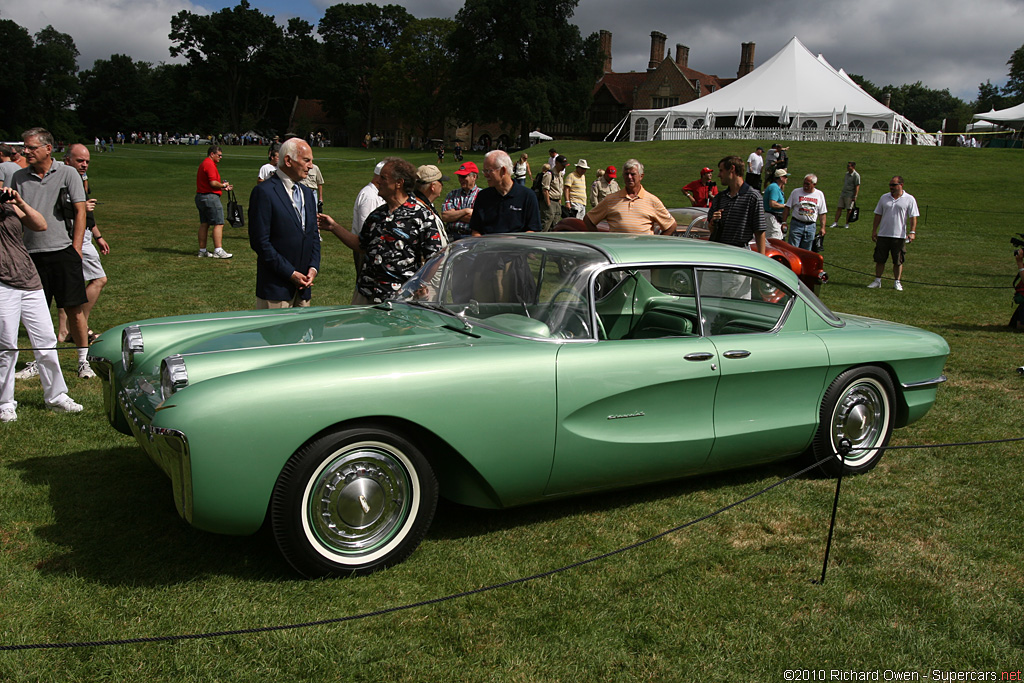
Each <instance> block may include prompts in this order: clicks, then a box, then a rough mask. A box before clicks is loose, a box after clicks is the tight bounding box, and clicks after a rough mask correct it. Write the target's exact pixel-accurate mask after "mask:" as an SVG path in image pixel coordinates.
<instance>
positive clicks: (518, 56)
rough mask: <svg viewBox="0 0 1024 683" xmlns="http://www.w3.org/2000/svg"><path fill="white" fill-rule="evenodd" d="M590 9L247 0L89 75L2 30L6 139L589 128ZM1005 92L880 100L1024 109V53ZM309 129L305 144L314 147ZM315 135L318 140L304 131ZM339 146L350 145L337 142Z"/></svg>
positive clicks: (40, 36) (597, 70)
mask: <svg viewBox="0 0 1024 683" xmlns="http://www.w3.org/2000/svg"><path fill="white" fill-rule="evenodd" d="M578 2H579V0H465V4H464V5H463V7H462V9H460V10H459V12H458V13H457V14H456V16H455V18H454V19H442V18H427V19H417V18H415V17H413V16H412V15H411V14H409V13H408V12H407V11H406V10H405V9H404V8H403V7H401V6H399V5H385V6H378V5H373V4H369V3H366V4H347V3H346V4H336V5H333V6H331V7H328V8H327V9H326V10H325V12H324V16H323V17H322V18H321V19H320V21H319V23H318V24H317V25H316V26H315V27H314V26H313V24H311V23H309V22H308V21H305V20H303V19H297V18H293V19H290V20H289V21H288V23H287V24H286V25H284V26H282V25H279V24H278V23H277V22H276V21H275V19H274V17H273V16H270V15H266V14H263V13H262V12H260V11H259V10H258V9H254V8H253V7H251V6H250V4H249V2H248V0H240V2H239V4H238V5H236V6H235V7H231V8H224V9H222V10H219V11H217V12H214V13H212V14H207V15H200V14H195V13H193V12H189V11H187V10H182V11H180V12H178V13H177V14H176V15H174V16H173V17H171V19H170V33H169V38H170V40H171V47H170V56H171V57H182V58H183V59H184V60H185V62H184V63H182V64H166V63H160V64H155V65H154V64H151V63H149V62H143V61H136V60H134V59H133V58H132V57H130V56H128V55H122V54H114V55H111V56H110V58H109V59H98V60H96V61H95V63H94V64H93V66H92V68H89V69H85V70H81V71H80V70H79V69H78V66H77V59H78V57H79V52H78V49H77V48H76V46H75V41H74V39H73V38H72V37H71V36H70V35H68V34H66V33H61V32H59V31H57V30H56V29H54V28H53V27H52V26H47V27H46V28H44V29H42V30H41V31H39V32H38V33H36V34H35V35H34V36H33V35H31V34H30V33H29V32H28V30H27V29H25V28H24V27H22V26H20V25H19V24H17V23H16V22H14V21H11V20H6V19H0V44H3V45H4V46H5V48H6V49H5V52H6V57H5V77H6V81H7V83H8V85H9V86H10V87H12V88H15V89H17V92H18V93H19V96H18V97H4V98H0V137H2V138H3V139H17V137H18V135H19V133H20V131H22V130H24V129H26V128H28V127H31V126H35V125H43V126H45V127H47V128H49V129H50V130H51V131H52V132H53V133H54V134H55V135H56V136H57V137H58V138H60V139H65V140H74V139H83V138H86V139H91V137H92V136H94V135H98V136H101V137H106V136H113V134H114V133H115V132H124V133H125V134H127V133H128V132H129V131H178V132H185V131H192V132H197V133H203V134H207V133H221V132H228V131H231V132H235V133H242V132H244V131H247V130H250V129H254V130H256V131H258V132H261V133H268V134H272V133H275V132H284V131H285V129H286V128H287V126H288V124H289V119H290V118H291V114H292V108H293V105H294V102H295V99H296V98H297V97H298V98H308V99H317V100H321V101H322V102H323V104H324V107H325V109H326V111H327V112H328V114H330V115H331V117H332V118H334V119H335V120H337V121H340V122H342V124H343V125H344V127H345V129H346V130H347V131H348V132H349V135H350V137H351V138H352V139H358V138H361V137H362V134H363V133H364V132H367V131H375V130H378V129H380V128H381V127H383V126H385V125H387V123H388V122H389V121H393V120H395V119H398V120H401V121H402V122H403V123H404V125H405V126H407V127H408V129H409V130H410V132H411V133H412V134H415V135H418V136H420V137H422V138H424V139H426V138H429V137H430V136H432V135H435V136H436V135H440V134H441V132H442V131H443V130H444V124H445V122H446V121H449V120H455V121H460V122H469V121H478V122H497V121H500V122H503V123H505V124H506V125H507V126H508V132H510V133H512V136H513V137H514V136H515V135H525V134H526V133H527V132H528V131H529V130H530V129H532V128H534V127H539V126H542V125H544V124H546V123H552V122H556V121H557V122H559V123H569V124H575V125H578V126H579V128H580V130H586V122H587V116H588V111H589V108H590V104H591V93H592V90H593V86H594V83H595V82H596V79H597V78H598V77H599V76H600V74H601V65H602V63H603V56H602V55H601V53H600V44H599V38H598V35H597V34H596V33H594V34H591V35H589V36H586V37H584V36H582V35H581V34H580V31H579V29H578V27H576V26H575V24H573V23H572V17H573V14H574V12H575V9H576V6H577V4H578ZM1007 64H1008V66H1009V67H1010V69H1009V73H1008V76H1009V82H1008V83H1007V85H1006V86H1005V87H1004V88H1002V89H1000V88H998V87H997V86H994V85H992V84H991V81H987V82H986V83H982V84H980V86H979V89H978V98H977V99H976V100H975V101H974V102H971V103H968V102H964V101H963V100H961V99H959V98H957V97H954V96H953V95H951V94H950V92H949V90H948V89H945V90H934V89H931V88H927V87H925V86H924V85H922V84H921V83H920V82H918V83H914V84H911V85H900V86H894V85H888V86H885V87H878V86H876V85H874V84H873V83H871V82H870V81H867V80H866V79H864V78H862V77H859V76H853V78H854V80H856V81H857V82H858V83H859V84H860V85H861V86H862V87H863V88H864V89H865V90H867V91H868V93H870V94H871V95H872V96H874V97H875V98H876V99H878V100H879V101H884V100H885V96H886V94H888V96H889V98H890V102H889V105H890V107H892V108H893V109H894V110H896V111H898V112H900V113H901V114H903V115H904V116H906V117H907V118H909V119H910V120H911V121H913V122H914V123H916V124H918V125H919V126H921V127H923V128H925V129H926V130H936V129H937V128H938V127H939V125H940V124H941V121H942V119H958V120H959V121H960V125H961V126H962V125H964V124H965V123H967V122H969V121H970V118H971V115H972V114H973V113H975V112H984V111H988V110H989V109H991V108H993V107H994V108H997V109H998V108H1002V107H1005V106H1011V105H1013V104H1016V103H1018V102H1021V101H1024V46H1021V48H1019V49H1018V50H1016V51H1015V52H1014V53H1013V55H1012V56H1011V58H1010V60H1009V61H1008V62H1007ZM304 125H305V124H303V122H298V123H297V124H296V128H297V129H296V130H294V131H292V132H295V133H298V134H300V135H304V134H306V133H308V132H310V131H309V130H302V129H301V128H303V126H304ZM307 127H308V126H307ZM335 142H336V143H338V142H340V143H342V144H344V143H345V141H344V140H340V141H338V140H336V141H335Z"/></svg>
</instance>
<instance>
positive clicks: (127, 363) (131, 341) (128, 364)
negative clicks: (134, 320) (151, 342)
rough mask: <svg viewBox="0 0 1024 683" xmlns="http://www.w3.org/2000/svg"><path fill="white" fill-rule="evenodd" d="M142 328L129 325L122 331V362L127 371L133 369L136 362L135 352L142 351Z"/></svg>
mask: <svg viewBox="0 0 1024 683" xmlns="http://www.w3.org/2000/svg"><path fill="white" fill-rule="evenodd" d="M143 348H144V347H143V344H142V328H140V327H139V326H138V325H129V326H128V327H126V328H124V331H123V332H121V364H122V365H124V369H125V370H126V371H128V370H131V369H132V366H133V365H134V364H135V354H136V353H142V350H143Z"/></svg>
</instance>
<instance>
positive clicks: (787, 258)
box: [555, 207, 828, 294]
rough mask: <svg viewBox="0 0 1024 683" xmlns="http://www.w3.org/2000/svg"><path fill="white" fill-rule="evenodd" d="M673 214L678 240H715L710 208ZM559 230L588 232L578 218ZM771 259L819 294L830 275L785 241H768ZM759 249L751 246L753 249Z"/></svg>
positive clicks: (817, 258)
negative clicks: (680, 238) (682, 238)
mask: <svg viewBox="0 0 1024 683" xmlns="http://www.w3.org/2000/svg"><path fill="white" fill-rule="evenodd" d="M668 211H669V213H671V214H672V216H673V218H675V219H676V231H675V233H674V234H675V235H676V236H677V237H688V238H691V239H698V240H707V239H709V238H710V237H711V231H710V230H708V228H707V227H706V223H707V211H708V210H707V209H700V208H696V207H686V208H681V209H669V210H668ZM597 229H598V230H599V231H607V230H608V224H607V222H605V221H602V222H601V223H599V224H598V225H597ZM555 230H557V231H560V232H586V230H587V228H586V225H585V224H584V223H583V221H581V220H579V219H578V218H563V219H562V220H561V221H560V222H559V223H558V225H556V226H555ZM767 246H768V248H767V250H766V251H767V254H766V256H768V258H770V259H773V260H775V261H778V262H779V263H782V264H784V265H785V266H787V267H788V268H789V269H790V270H792V271H793V272H794V273H796V274H797V277H799V278H800V281H801V282H803V283H804V284H805V285H807V286H808V287H809V288H810V289H811V291H813V292H814V293H815V294H817V293H818V291H819V290H820V289H821V286H822V285H823V284H825V283H826V282H828V273H826V272H825V260H824V259H823V258H822V257H821V254H817V253H815V252H813V251H809V250H807V249H800V248H799V247H794V246H793V245H792V244H789V243H788V242H786V241H785V240H777V239H770V240H768V245H767ZM754 248H755V246H754V245H753V243H751V249H754Z"/></svg>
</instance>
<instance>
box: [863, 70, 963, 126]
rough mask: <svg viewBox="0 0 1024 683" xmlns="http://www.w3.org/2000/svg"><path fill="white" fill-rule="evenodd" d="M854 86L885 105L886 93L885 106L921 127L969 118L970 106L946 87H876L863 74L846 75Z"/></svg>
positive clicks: (922, 85)
mask: <svg viewBox="0 0 1024 683" xmlns="http://www.w3.org/2000/svg"><path fill="white" fill-rule="evenodd" d="M850 78H852V79H853V80H854V81H855V82H856V83H857V85H859V86H860V87H861V88H863V89H864V90H865V91H866V92H867V93H868V94H869V95H871V96H872V97H874V98H875V99H876V100H878V101H879V102H881V103H883V104H885V101H886V95H888V96H889V103H888V106H889V108H890V109H892V110H893V111H895V112H899V113H900V114H902V115H903V116H905V117H907V118H908V119H910V120H911V121H912V122H913V123H915V124H917V125H918V126H920V127H921V128H924V129H925V130H937V129H938V128H939V127H940V126H941V125H942V119H957V120H966V119H965V118H964V117H965V116H966V118H967V119H969V118H970V114H971V112H970V107H969V106H968V105H967V103H965V102H964V101H963V100H961V99H960V98H959V97H954V96H953V95H952V94H950V92H949V88H945V89H943V90H935V89H933V88H929V87H927V86H925V85H924V84H923V83H921V81H918V82H917V83H912V84H909V85H907V84H904V85H899V86H896V85H886V86H884V87H878V86H876V85H875V84H874V83H872V82H871V81H869V80H867V79H866V78H864V77H863V76H858V75H855V74H852V75H851V76H850Z"/></svg>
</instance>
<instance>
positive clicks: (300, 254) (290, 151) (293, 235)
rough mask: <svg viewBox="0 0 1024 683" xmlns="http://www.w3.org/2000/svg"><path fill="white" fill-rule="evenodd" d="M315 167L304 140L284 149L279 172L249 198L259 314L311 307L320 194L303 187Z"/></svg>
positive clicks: (289, 143) (286, 144) (317, 261)
mask: <svg viewBox="0 0 1024 683" xmlns="http://www.w3.org/2000/svg"><path fill="white" fill-rule="evenodd" d="M312 166H313V150H312V149H311V148H310V146H309V145H308V144H306V143H305V142H303V140H302V138H290V139H288V140H286V141H285V142H284V144H282V145H281V150H280V153H279V157H278V165H277V172H276V173H274V174H272V175H271V176H270V177H269V178H267V179H266V180H265V181H263V182H262V183H260V184H258V185H257V186H256V187H254V188H253V189H252V194H250V195H249V245H250V246H251V247H252V250H253V251H255V252H256V257H257V258H256V308H260V309H264V308H291V307H292V306H309V301H310V297H311V294H312V291H311V287H312V286H313V280H314V279H315V278H316V274H317V270H318V269H319V268H320V234H319V231H318V229H317V223H316V194H315V193H314V192H313V190H311V189H309V188H308V187H306V186H304V185H302V184H301V183H300V182H299V181H300V180H302V179H303V178H305V177H306V175H307V174H308V173H309V169H310V168H311V167H312Z"/></svg>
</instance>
